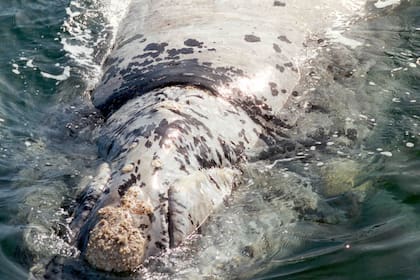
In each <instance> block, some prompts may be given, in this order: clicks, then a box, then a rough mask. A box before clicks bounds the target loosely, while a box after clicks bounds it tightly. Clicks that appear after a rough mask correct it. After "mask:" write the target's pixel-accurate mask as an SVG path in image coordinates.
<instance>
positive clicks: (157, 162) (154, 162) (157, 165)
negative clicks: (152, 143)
mask: <svg viewBox="0 0 420 280" xmlns="http://www.w3.org/2000/svg"><path fill="white" fill-rule="evenodd" d="M152 166H153V167H154V168H161V167H162V162H161V161H160V160H159V159H154V160H152Z"/></svg>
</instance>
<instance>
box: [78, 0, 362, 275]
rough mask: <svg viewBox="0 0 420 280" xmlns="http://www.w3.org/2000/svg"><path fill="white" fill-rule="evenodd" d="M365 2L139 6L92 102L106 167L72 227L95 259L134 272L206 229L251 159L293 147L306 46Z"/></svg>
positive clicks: (163, 1) (165, 0)
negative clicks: (293, 102) (287, 114)
mask: <svg viewBox="0 0 420 280" xmlns="http://www.w3.org/2000/svg"><path fill="white" fill-rule="evenodd" d="M357 2H358V1H356V2H355V3H353V5H354V6H350V7H347V6H346V5H345V4H342V3H341V2H340V1H327V0H323V1H318V3H317V5H318V6H319V7H321V8H319V9H318V8H313V7H312V6H313V3H312V2H311V1H301V0H300V1H271V0H270V1H261V0H252V1H236V0H231V1H205V0H199V1H182V3H181V2H180V3H175V2H174V1H169V0H159V1H144V0H133V1H132V2H131V4H130V8H129V12H128V14H127V16H126V19H125V20H124V21H123V23H122V25H121V28H120V30H119V32H118V34H117V40H116V43H115V46H114V48H113V50H112V52H111V54H110V55H109V57H108V58H107V60H106V61H105V65H104V75H103V78H102V81H101V83H100V84H99V85H98V87H97V88H96V90H95V92H94V93H93V95H92V100H93V103H94V105H95V106H96V107H97V108H98V109H100V110H101V112H102V113H103V114H104V115H105V116H106V117H107V120H106V122H105V124H104V126H103V128H102V129H101V137H100V139H99V150H100V153H101V155H102V156H103V158H104V159H105V162H106V163H103V164H102V165H101V166H100V168H99V171H98V174H97V176H96V177H95V179H94V180H93V181H92V183H91V184H90V185H89V186H88V188H87V189H86V190H85V191H84V192H83V194H82V195H81V197H80V199H79V202H80V205H79V206H78V207H77V208H76V210H75V211H74V214H73V221H72V222H71V224H70V226H71V228H72V231H73V232H74V238H73V239H74V242H75V243H76V244H77V245H78V247H79V248H80V249H81V252H82V254H83V256H84V258H85V259H86V260H87V261H88V262H89V263H90V264H91V265H92V266H94V267H96V268H98V269H100V270H106V271H115V272H124V271H133V270H135V269H136V268H138V267H139V266H140V265H141V264H142V263H143V262H144V261H145V260H146V259H147V258H148V257H149V256H155V255H158V254H159V253H161V252H162V251H164V250H166V249H169V248H174V247H176V246H178V245H179V244H181V243H182V242H183V241H184V240H185V238H186V237H188V236H189V235H190V234H192V233H194V232H196V231H197V230H200V228H201V226H202V225H203V223H205V221H206V220H207V218H208V217H209V216H210V215H211V214H212V212H213V211H214V210H215V209H216V208H217V207H219V206H220V205H222V204H223V203H224V201H225V200H226V198H227V197H229V195H230V194H231V193H232V190H233V189H234V188H235V187H236V186H237V185H238V184H239V181H240V177H241V172H242V169H243V166H244V164H246V163H247V161H248V159H249V158H251V157H252V158H258V155H259V154H260V153H261V152H265V151H267V150H269V148H270V147H273V146H281V145H282V143H285V142H287V139H288V138H289V135H288V132H289V130H290V129H291V128H292V127H291V125H290V124H289V123H288V122H287V120H285V119H284V118H283V117H282V112H283V111H284V110H285V107H286V106H287V104H288V103H287V102H288V101H289V100H290V99H291V98H294V97H296V96H298V95H299V92H297V91H295V87H296V85H297V84H298V82H299V80H300V78H301V77H300V71H299V67H300V65H301V64H302V62H304V61H305V60H306V59H307V58H308V55H309V54H311V53H312V51H313V49H311V48H310V47H308V46H307V45H306V44H305V42H306V41H307V36H308V35H309V34H310V33H323V32H325V29H326V28H327V27H328V26H330V25H331V24H332V21H333V19H334V13H342V14H343V15H351V14H353V13H354V11H355V9H356V8H357V7H356V6H357V5H356V4H357ZM359 2H363V1H359ZM358 7H359V6H358ZM298 148H299V147H296V146H295V147H294V148H293V151H292V152H296V149H298ZM285 156H287V155H285ZM279 215H281V213H279Z"/></svg>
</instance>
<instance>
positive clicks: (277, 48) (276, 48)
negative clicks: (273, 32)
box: [273, 44, 281, 53]
mask: <svg viewBox="0 0 420 280" xmlns="http://www.w3.org/2000/svg"><path fill="white" fill-rule="evenodd" d="M273 49H274V50H275V51H276V52H278V53H281V48H280V47H279V45H277V44H273Z"/></svg>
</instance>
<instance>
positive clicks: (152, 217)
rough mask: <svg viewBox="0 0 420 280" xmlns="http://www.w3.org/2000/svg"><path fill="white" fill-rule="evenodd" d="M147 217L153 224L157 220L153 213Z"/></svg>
mask: <svg viewBox="0 0 420 280" xmlns="http://www.w3.org/2000/svg"><path fill="white" fill-rule="evenodd" d="M147 216H148V217H149V221H150V223H153V222H154V221H155V220H156V217H155V214H153V213H149V214H147Z"/></svg>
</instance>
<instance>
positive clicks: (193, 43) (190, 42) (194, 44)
mask: <svg viewBox="0 0 420 280" xmlns="http://www.w3.org/2000/svg"><path fill="white" fill-rule="evenodd" d="M184 45H186V46H187V47H198V48H200V49H201V48H202V47H203V42H199V41H197V40H195V39H188V40H185V41H184Z"/></svg>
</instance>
